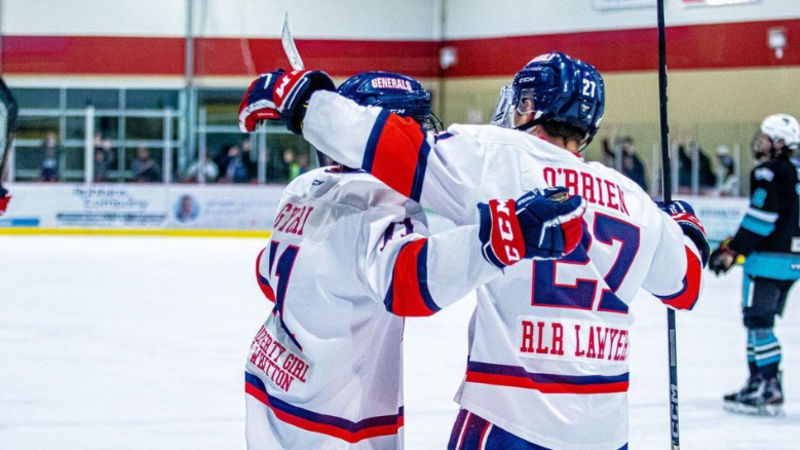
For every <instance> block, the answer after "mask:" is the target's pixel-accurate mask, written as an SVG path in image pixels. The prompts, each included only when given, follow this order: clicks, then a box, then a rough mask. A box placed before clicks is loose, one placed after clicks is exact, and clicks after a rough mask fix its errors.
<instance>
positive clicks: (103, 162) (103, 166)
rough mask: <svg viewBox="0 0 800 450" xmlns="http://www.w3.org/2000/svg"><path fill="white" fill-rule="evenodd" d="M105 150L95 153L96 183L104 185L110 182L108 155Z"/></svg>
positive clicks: (97, 150)
mask: <svg viewBox="0 0 800 450" xmlns="http://www.w3.org/2000/svg"><path fill="white" fill-rule="evenodd" d="M109 153H110V152H105V151H103V149H95V151H94V181H95V183H104V182H106V181H108V168H109V161H108V154H109Z"/></svg>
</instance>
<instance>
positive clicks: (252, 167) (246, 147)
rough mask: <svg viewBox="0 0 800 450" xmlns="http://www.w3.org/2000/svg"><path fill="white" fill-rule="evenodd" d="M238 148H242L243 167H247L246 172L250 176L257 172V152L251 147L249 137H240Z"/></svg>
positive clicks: (251, 143)
mask: <svg viewBox="0 0 800 450" xmlns="http://www.w3.org/2000/svg"><path fill="white" fill-rule="evenodd" d="M239 148H241V149H242V159H243V160H244V165H245V167H247V173H248V174H250V176H251V177H252V176H253V175H254V174H256V173H258V152H257V151H256V149H255V148H253V142H252V141H251V140H250V138H249V137H246V138H244V139H242V142H241V144H239Z"/></svg>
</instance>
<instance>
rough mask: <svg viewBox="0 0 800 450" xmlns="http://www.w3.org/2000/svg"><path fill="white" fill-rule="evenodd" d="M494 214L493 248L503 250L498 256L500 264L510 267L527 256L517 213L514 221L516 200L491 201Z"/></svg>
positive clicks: (490, 205) (490, 206) (490, 207)
mask: <svg viewBox="0 0 800 450" xmlns="http://www.w3.org/2000/svg"><path fill="white" fill-rule="evenodd" d="M489 209H490V211H491V214H492V225H491V226H492V247H494V248H497V249H501V248H502V249H503V250H504V251H502V252H500V254H498V255H497V258H498V259H500V262H501V263H503V264H504V265H506V266H510V265H511V264H514V263H515V262H517V261H519V260H521V259H522V258H523V257H524V256H525V241H524V240H523V239H522V230H520V227H519V222H518V221H517V220H516V213H514V217H513V219H512V211H516V209H517V205H516V201H515V200H507V201H505V202H502V203H501V202H500V201H498V200H490V201H489Z"/></svg>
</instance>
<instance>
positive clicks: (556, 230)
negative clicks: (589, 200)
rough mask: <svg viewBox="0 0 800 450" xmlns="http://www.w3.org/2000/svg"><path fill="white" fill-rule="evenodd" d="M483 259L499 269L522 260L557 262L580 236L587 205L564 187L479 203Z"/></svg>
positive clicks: (566, 253)
mask: <svg viewBox="0 0 800 450" xmlns="http://www.w3.org/2000/svg"><path fill="white" fill-rule="evenodd" d="M478 210H479V212H480V231H479V233H478V234H479V237H480V240H481V243H482V244H483V257H484V258H486V260H487V261H489V262H490V263H492V264H494V265H495V266H497V267H499V268H501V269H502V268H505V267H507V266H510V265H512V264H514V263H517V262H519V261H521V260H523V259H560V258H563V257H565V256H567V255H569V254H570V253H572V251H573V250H575V249H576V248H577V247H578V244H580V242H581V238H582V237H583V214H584V213H585V212H586V202H585V201H584V200H583V198H582V197H581V196H579V195H575V196H570V195H569V190H568V189H566V188H563V187H558V188H550V189H545V190H544V192H540V191H539V190H533V191H531V192H528V193H527V194H525V195H523V196H522V197H520V198H519V199H517V200H505V201H499V200H490V201H489V203H488V204H486V203H479V204H478Z"/></svg>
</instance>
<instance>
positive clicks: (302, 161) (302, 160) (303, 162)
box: [297, 154, 311, 175]
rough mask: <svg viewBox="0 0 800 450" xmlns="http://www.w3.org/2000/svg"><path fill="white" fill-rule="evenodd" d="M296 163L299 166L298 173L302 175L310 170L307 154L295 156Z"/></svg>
mask: <svg viewBox="0 0 800 450" xmlns="http://www.w3.org/2000/svg"><path fill="white" fill-rule="evenodd" d="M297 164H298V165H299V166H300V173H299V175H302V174H304V173H306V172H308V171H309V170H311V164H310V163H309V162H308V155H305V154H303V155H300V156H298V157H297Z"/></svg>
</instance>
